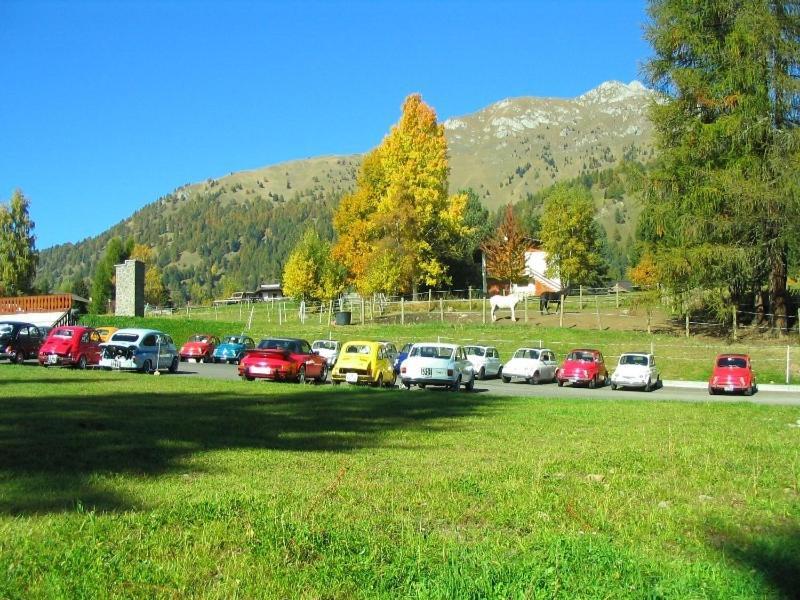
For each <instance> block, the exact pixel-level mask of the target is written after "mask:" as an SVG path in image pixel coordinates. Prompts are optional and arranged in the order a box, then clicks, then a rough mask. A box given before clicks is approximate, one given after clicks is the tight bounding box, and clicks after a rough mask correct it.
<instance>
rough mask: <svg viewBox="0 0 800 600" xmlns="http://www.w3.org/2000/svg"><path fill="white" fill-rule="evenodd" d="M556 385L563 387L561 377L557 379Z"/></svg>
mask: <svg viewBox="0 0 800 600" xmlns="http://www.w3.org/2000/svg"><path fill="white" fill-rule="evenodd" d="M557 381H558V387H564V382H563V381H562V380H561V379H558V380H557Z"/></svg>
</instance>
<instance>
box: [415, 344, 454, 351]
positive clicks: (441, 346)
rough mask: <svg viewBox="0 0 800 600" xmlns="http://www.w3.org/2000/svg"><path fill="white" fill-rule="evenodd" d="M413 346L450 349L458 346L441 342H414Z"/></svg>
mask: <svg viewBox="0 0 800 600" xmlns="http://www.w3.org/2000/svg"><path fill="white" fill-rule="evenodd" d="M414 345H415V346H436V347H439V348H450V349H451V350H455V349H456V348H458V346H459V344H443V343H441V342H416V343H415V344H414Z"/></svg>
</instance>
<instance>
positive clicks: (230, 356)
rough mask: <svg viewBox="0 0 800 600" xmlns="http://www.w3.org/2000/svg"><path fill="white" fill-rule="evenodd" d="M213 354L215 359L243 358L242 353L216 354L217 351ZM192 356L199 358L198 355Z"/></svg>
mask: <svg viewBox="0 0 800 600" xmlns="http://www.w3.org/2000/svg"><path fill="white" fill-rule="evenodd" d="M212 356H213V357H214V360H241V358H242V357H241V355H240V354H216V353H214V354H213V355H212ZM181 358H182V357H181ZM191 358H197V357H196V356H195V357H191Z"/></svg>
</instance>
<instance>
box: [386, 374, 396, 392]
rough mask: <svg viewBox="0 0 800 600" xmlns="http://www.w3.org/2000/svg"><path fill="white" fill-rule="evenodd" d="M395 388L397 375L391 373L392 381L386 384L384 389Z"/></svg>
mask: <svg viewBox="0 0 800 600" xmlns="http://www.w3.org/2000/svg"><path fill="white" fill-rule="evenodd" d="M396 386H397V373H395V372H394V371H393V372H392V380H391V381H390V382H389V383H388V384H386V387H389V388H393V387H396Z"/></svg>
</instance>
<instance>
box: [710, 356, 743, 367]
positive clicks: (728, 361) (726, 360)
mask: <svg viewBox="0 0 800 600" xmlns="http://www.w3.org/2000/svg"><path fill="white" fill-rule="evenodd" d="M717 366H718V367H738V368H739V369H744V368H745V367H746V366H747V361H746V360H745V359H744V358H742V357H741V356H723V357H722V358H720V359H719V360H718V361H717Z"/></svg>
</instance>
